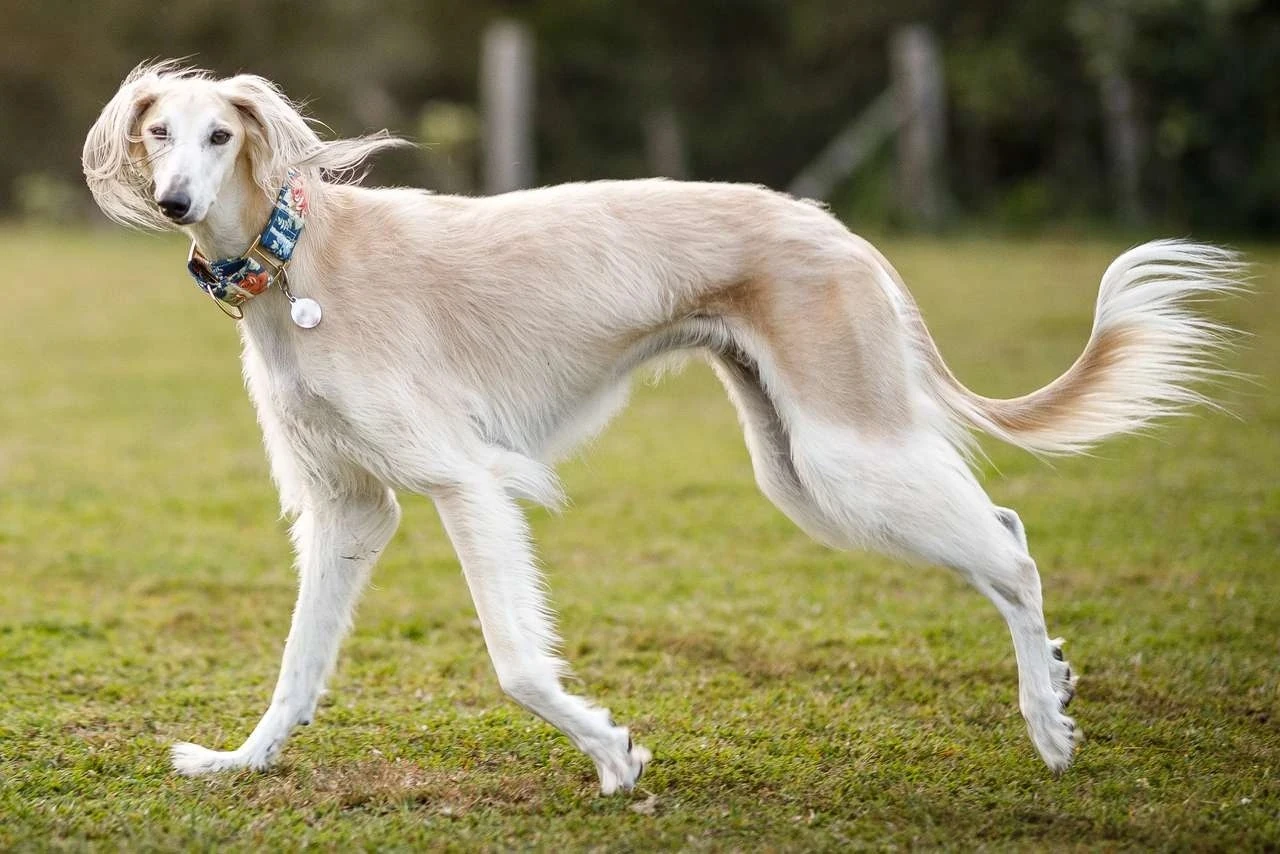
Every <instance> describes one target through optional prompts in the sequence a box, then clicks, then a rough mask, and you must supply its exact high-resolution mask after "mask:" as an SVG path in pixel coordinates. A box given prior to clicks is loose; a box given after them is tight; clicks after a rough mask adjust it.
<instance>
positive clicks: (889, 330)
mask: <svg viewBox="0 0 1280 854" xmlns="http://www.w3.org/2000/svg"><path fill="white" fill-rule="evenodd" d="M699 308H700V309H701V310H703V311H706V312H708V313H712V314H720V315H723V316H725V317H728V318H732V319H738V320H743V321H745V322H746V323H747V324H748V325H749V326H750V327H751V328H752V329H753V330H754V331H755V332H756V334H758V335H759V336H760V337H761V338H763V339H765V341H766V342H767V344H768V347H769V350H770V353H771V355H772V357H773V359H774V361H775V364H776V367H777V370H778V373H779V374H780V375H781V378H782V380H783V381H784V382H785V383H786V385H787V387H788V390H789V391H790V392H791V393H793V394H794V395H795V396H796V398H797V399H798V400H799V401H800V402H801V403H802V405H803V406H804V408H805V409H806V410H808V411H811V412H814V413H815V414H818V415H820V416H821V417H823V418H824V419H827V420H829V421H831V422H832V423H835V424H843V423H850V422H851V423H854V424H856V425H857V426H858V427H860V428H862V429H864V430H868V431H871V432H875V433H887V432H891V431H893V430H894V429H895V428H897V427H899V426H900V425H903V424H905V423H906V422H907V420H908V418H909V410H908V406H907V400H906V395H905V389H906V366H905V363H904V359H903V347H902V340H901V339H902V325H901V323H900V321H899V318H898V317H897V315H896V313H895V312H894V309H893V306H892V305H890V303H889V301H888V298H887V297H886V296H885V294H884V293H883V292H882V291H881V290H880V288H879V286H878V285H877V284H876V282H875V281H874V279H873V278H872V277H871V276H870V274H868V273H864V272H863V271H861V270H859V269H856V268H854V269H852V270H851V271H850V273H849V274H848V275H845V276H841V277H838V278H832V279H828V280H826V281H816V282H798V283H785V284H783V283H780V282H778V281H777V280H775V279H772V278H769V277H764V276H760V277H756V278H751V279H745V280H743V281H739V282H735V283H734V284H732V285H730V286H728V287H726V288H723V289H721V290H718V291H715V292H713V293H711V294H709V295H706V296H705V297H704V298H703V300H702V302H701V305H700V306H699Z"/></svg>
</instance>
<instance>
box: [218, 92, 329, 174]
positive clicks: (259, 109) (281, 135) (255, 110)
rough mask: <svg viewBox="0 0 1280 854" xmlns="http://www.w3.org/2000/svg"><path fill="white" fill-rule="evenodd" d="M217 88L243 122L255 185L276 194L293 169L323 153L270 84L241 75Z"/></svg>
mask: <svg viewBox="0 0 1280 854" xmlns="http://www.w3.org/2000/svg"><path fill="white" fill-rule="evenodd" d="M218 88H219V89H220V90H221V91H222V93H223V95H225V96H226V98H227V101H228V102H230V104H231V105H232V106H233V107H235V108H236V110H238V111H239V113H240V117H241V118H242V119H243V120H244V126H245V131H246V134H247V139H246V140H245V149H244V150H245V152H246V154H247V155H248V157H249V164H250V166H251V167H252V170H253V182H254V183H255V184H257V185H258V186H259V187H261V188H262V190H263V191H264V192H266V193H268V194H274V193H275V192H276V190H278V189H279V188H280V182H281V181H283V180H284V176H285V172H286V171H287V170H288V169H289V167H290V166H299V165H301V164H302V162H303V161H304V160H306V158H307V157H308V156H309V155H311V154H314V153H315V152H316V151H317V150H319V149H320V147H321V143H320V137H318V136H316V132H315V131H313V130H312V129H311V126H310V125H308V124H307V121H306V119H304V118H303V117H302V115H301V114H300V113H299V112H298V109H297V107H295V106H294V105H293V104H292V103H291V102H290V101H289V99H288V98H286V97H285V96H284V95H283V94H282V93H281V92H280V90H279V89H277V88H276V86H275V84H274V83H272V82H271V81H270V80H267V79H265V78H262V77H258V76H256V75H253V74H239V75H236V76H235V77H230V78H228V79H226V80H223V81H221V82H220V83H219V84H218Z"/></svg>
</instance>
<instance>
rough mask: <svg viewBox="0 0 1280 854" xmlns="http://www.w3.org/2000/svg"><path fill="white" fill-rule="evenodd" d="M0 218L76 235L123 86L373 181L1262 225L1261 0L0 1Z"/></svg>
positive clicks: (1272, 91)
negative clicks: (238, 124)
mask: <svg viewBox="0 0 1280 854" xmlns="http://www.w3.org/2000/svg"><path fill="white" fill-rule="evenodd" d="M0 21H3V22H4V24H3V28H2V29H0V151H2V152H3V153H4V156H3V157H0V216H2V217H5V218H9V219H24V220H54V221H72V222H74V221H79V220H88V219H90V218H93V217H95V216H96V214H95V213H94V211H93V208H92V204H91V201H90V199H89V197H88V194H87V192H86V191H85V190H84V187H83V182H82V181H81V179H80V166H79V151H80V146H81V143H82V141H83V139H84V134H85V131H86V129H87V128H88V126H89V125H90V123H91V122H92V121H93V119H94V118H95V116H96V115H97V112H98V110H100V109H101V107H102V105H103V104H104V103H105V102H106V101H107V99H108V98H109V97H110V96H111V94H112V93H113V92H114V91H115V88H116V86H117V85H118V84H119V82H120V80H121V79H122V78H123V77H124V75H125V74H126V73H127V72H128V71H129V69H130V68H131V67H132V66H133V65H134V64H136V63H137V62H139V61H140V60H142V59H146V58H151V57H181V56H185V57H189V61H190V62H191V63H192V64H195V65H199V66H202V67H206V68H209V69H211V70H213V71H214V72H216V73H218V74H219V75H224V74H231V73H235V72H238V71H251V72H254V73H258V74H262V75H264V76H267V77H269V78H271V79H272V80H275V81H276V82H278V83H279V84H280V85H281V86H282V87H283V88H284V90H285V91H286V92H287V93H288V94H289V95H290V96H291V97H293V98H295V99H298V100H303V101H305V102H307V104H308V110H309V112H310V114H311V115H313V116H314V117H316V118H320V119H323V121H325V122H326V123H327V124H328V125H330V126H331V127H332V128H333V130H334V131H335V132H336V133H340V134H352V133H358V132H362V131H368V130H373V129H377V128H382V127H387V128H389V129H391V130H392V131H393V132H396V133H399V134H402V135H405V136H408V137H410V138H412V139H414V140H416V141H418V142H420V143H422V144H423V147H422V148H420V149H418V150H416V151H408V152H401V153H397V154H395V155H388V156H386V157H384V158H382V159H381V160H380V162H379V164H378V166H377V169H376V171H375V174H374V177H373V181H374V182H377V183H413V184H419V185H425V186H428V187H431V188H433V189H436V190H439V191H442V192H463V193H476V192H487V191H496V190H502V189H507V188H510V187H512V186H520V185H525V184H545V183H554V182H559V181H568V180H580V179H592V178H605V177H611V178H612V177H616V178H627V177H637V176H645V175H655V174H661V175H669V176H673V177H687V178H695V179H707V180H732V181H753V182H760V183H764V184H768V185H769V186H772V187H776V188H779V189H790V190H792V191H794V192H797V193H798V194H801V195H808V196H813V197H817V198H823V199H825V200H827V201H829V202H830V203H831V204H832V205H833V206H834V207H835V209H836V211H837V212H838V213H840V214H841V215H842V216H843V217H845V218H846V220H848V221H850V222H851V223H852V224H853V225H854V226H855V227H860V228H872V229H874V228H877V227H884V228H893V227H911V228H920V229H939V228H957V227H965V226H966V225H975V224H976V225H977V226H978V227H981V228H995V229H1002V230H1037V229H1043V228H1046V227H1049V226H1052V227H1053V228H1055V229H1061V228H1063V227H1081V228H1092V227H1095V226H1098V227H1102V228H1115V227H1120V228H1143V229H1144V230H1151V231H1155V230H1159V231H1163V232H1167V233H1185V232H1189V231H1194V232H1195V233H1196V234H1197V235H1208V236H1214V235H1230V236H1236V235H1240V236H1269V235H1275V234H1276V233H1277V232H1278V231H1280V4H1275V3H1266V2H1263V0H1109V2H1108V0H1021V2H1009V1H1008V0H966V2H960V3H957V2H944V0H899V2H895V3H859V2H851V0H701V2H687V0H646V2H625V1H624V0H526V1H525V2H517V0H505V2H502V1H501V0H389V2H377V3H374V2H366V1H365V0H311V2H306V3H302V2H265V0H238V2H229V1H228V0H186V2H169V3H154V2H149V0H97V1H96V2H92V3H89V2H62V3H52V2H37V0H2V2H0Z"/></svg>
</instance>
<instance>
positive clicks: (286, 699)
mask: <svg viewBox="0 0 1280 854" xmlns="http://www.w3.org/2000/svg"><path fill="white" fill-rule="evenodd" d="M399 519H400V508H399V505H398V504H397V503H396V500H395V496H394V495H393V494H392V493H391V492H390V491H389V490H386V489H385V488H383V487H380V486H372V485H371V486H370V488H369V489H368V490H367V491H366V492H365V493H363V494H359V495H351V496H347V497H344V498H342V499H340V500H333V499H329V500H324V501H309V502H308V505H307V507H306V509H304V510H303V512H302V514H301V515H300V516H299V517H298V521H297V523H296V524H295V525H294V528H293V536H294V543H295V546H296V549H297V552H298V576H299V578H298V604H297V606H296V608H295V610H294V612H293V625H292V627H291V628H290V629H289V638H288V640H287V641H286V642H285V647H284V660H283V661H282V662H281V665H280V677H279V679H278V680H277V682H276V689H275V694H274V695H273V696H272V698H271V705H270V707H268V709H267V712H266V714H264V715H263V716H262V720H261V721H259V722H258V725H257V727H255V728H254V730H253V733H252V734H251V735H250V736H249V738H248V739H247V740H246V741H245V742H244V744H242V745H241V746H240V747H239V748H237V749H236V750H231V751H215V750H208V749H206V748H204V747H201V746H199V745H197V744H189V743H183V744H175V745H174V746H173V767H174V768H175V769H177V771H178V772H179V773H182V774H186V775H188V776H196V775H200V774H211V773H214V772H216V771H226V770H234V769H237V768H254V769H261V768H265V767H266V766H267V765H269V764H270V763H271V761H272V760H273V759H274V758H275V757H276V755H277V754H278V753H279V752H280V748H281V747H283V746H284V742H285V739H286V738H288V736H289V732H290V731H291V730H292V729H293V728H294V726H296V725H297V724H307V723H310V722H311V718H312V716H313V715H314V714H315V709H316V702H317V701H318V700H319V698H320V693H321V691H323V690H324V683H325V680H326V679H327V678H328V676H329V673H330V672H331V671H332V670H333V666H334V663H335V662H336V661H337V658H338V646H339V644H340V643H341V642H342V637H343V635H344V634H346V631H347V629H348V628H349V627H350V624H351V613H352V610H353V609H354V608H355V604H356V600H357V599H358V598H359V595H360V591H361V590H362V589H363V588H364V585H365V582H366V580H367V579H368V577H369V571H370V569H371V568H372V567H373V564H374V561H375V560H376V559H377V556H378V555H379V554H380V553H381V551H382V549H383V547H384V546H386V544H387V541H388V540H390V539H391V535H392V534H393V533H394V532H395V529H396V524H397V523H398V521H399Z"/></svg>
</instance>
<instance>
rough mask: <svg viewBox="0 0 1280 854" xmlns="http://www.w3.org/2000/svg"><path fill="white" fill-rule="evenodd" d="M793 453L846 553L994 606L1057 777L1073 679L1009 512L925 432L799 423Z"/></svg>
mask: <svg viewBox="0 0 1280 854" xmlns="http://www.w3.org/2000/svg"><path fill="white" fill-rule="evenodd" d="M792 447H793V454H794V457H795V466H796V471H797V473H798V475H799V478H800V480H801V481H802V482H803V483H804V484H805V486H806V487H807V488H808V490H809V492H810V495H811V496H812V498H813V503H814V504H815V505H816V506H817V507H819V508H821V510H822V511H823V512H824V513H825V515H826V516H827V517H828V519H829V521H830V522H831V523H832V525H833V526H835V527H838V528H840V529H842V530H844V531H845V532H846V534H847V542H846V545H848V546H861V547H870V548H874V549H878V550H880V551H885V552H888V553H890V554H896V555H900V556H904V557H909V558H910V557H914V558H917V559H923V560H926V561H929V562H931V563H937V564H941V565H943V566H947V567H950V568H952V569H954V570H956V571H957V572H958V573H959V574H960V575H961V576H962V577H963V578H965V579H966V580H967V581H968V582H969V583H970V584H972V585H973V586H974V587H975V588H977V589H978V590H979V591H980V592H981V593H982V594H983V595H985V596H986V597H987V598H988V599H990V600H991V601H992V603H994V604H995V606H996V608H997V609H998V610H999V611H1000V614H1001V615H1002V616H1003V617H1004V619H1005V622H1006V623H1007V624H1008V626H1009V631H1010V634H1011V635H1012V637H1013V646H1014V652H1015V654H1016V656H1017V661H1018V681H1019V691H1018V696H1019V706H1020V707H1021V710H1022V715H1023V718H1024V719H1025V720H1026V722H1027V729H1028V731H1029V733H1030V735H1031V740H1032V742H1033V743H1034V744H1035V746H1036V749H1037V751H1039V753H1040V756H1041V757H1042V758H1043V759H1044V761H1045V764H1046V765H1048V766H1049V768H1050V769H1052V770H1053V771H1055V772H1061V771H1063V770H1065V769H1066V768H1067V766H1068V765H1070V763H1071V760H1072V758H1073V755H1074V751H1075V744H1076V741H1077V732H1076V728H1075V723H1074V721H1072V719H1071V718H1069V717H1067V716H1066V714H1065V713H1064V710H1065V707H1066V705H1067V703H1068V702H1069V701H1070V700H1071V696H1072V694H1073V693H1074V683H1075V680H1074V677H1073V676H1072V674H1071V669H1070V667H1069V666H1068V665H1067V664H1066V662H1065V661H1063V660H1062V653H1061V644H1062V642H1061V640H1057V641H1050V640H1049V639H1048V636H1047V634H1046V631H1045V620H1044V611H1043V605H1042V600H1041V592H1040V576H1039V573H1038V572H1037V571H1036V565H1035V561H1034V560H1032V558H1031V555H1030V554H1029V553H1028V551H1027V547H1026V535H1025V533H1024V531H1023V529H1022V523H1021V521H1019V520H1018V518H1017V514H1015V513H1014V512H1013V511H1011V510H1007V509H1004V508H998V507H996V506H995V505H994V504H992V503H991V501H990V499H989V498H987V496H986V493H985V492H984V491H983V490H982V488H981V486H979V485H978V482H977V480H976V479H975V478H974V477H973V475H972V473H971V472H970V471H969V469H968V466H967V465H966V464H965V462H964V460H963V459H962V458H961V457H960V455H959V453H957V452H956V451H955V450H954V449H953V448H952V447H951V446H950V445H949V444H948V443H947V442H946V441H945V440H944V439H942V437H940V436H937V435H934V434H932V433H928V432H925V431H920V430H918V429H917V430H913V431H912V432H910V433H904V434H903V435H900V436H898V437H894V438H887V439H885V440H880V441H874V442H872V441H867V440H865V439H861V438H859V437H858V435H857V434H856V433H855V432H854V431H852V430H847V429H842V428H833V427H829V426H825V425H824V426H816V425H804V424H802V425H801V426H800V428H799V430H798V432H797V435H796V441H794V442H793V443H792Z"/></svg>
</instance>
